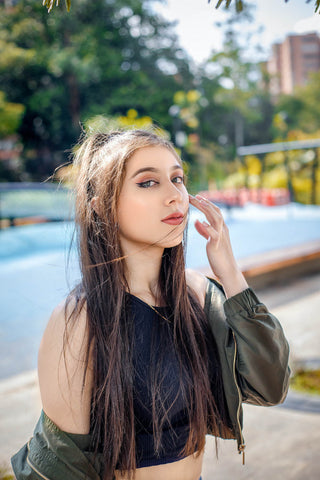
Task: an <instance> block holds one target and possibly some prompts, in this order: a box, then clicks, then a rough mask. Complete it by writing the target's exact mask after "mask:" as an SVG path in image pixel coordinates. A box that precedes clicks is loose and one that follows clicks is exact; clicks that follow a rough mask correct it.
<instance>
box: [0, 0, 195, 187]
mask: <svg viewBox="0 0 320 480" xmlns="http://www.w3.org/2000/svg"><path fill="white" fill-rule="evenodd" d="M151 4H152V0H108V1H104V0H95V1H94V2H92V1H90V0H77V2H74V5H73V8H72V9H71V11H70V13H69V14H68V15H66V14H65V11H63V9H58V10H56V11H55V12H54V14H52V15H48V14H47V12H46V10H45V9H43V8H42V6H41V4H39V1H38V0H21V1H19V2H18V3H17V4H16V5H15V6H14V7H12V8H5V7H3V6H2V7H0V31H1V36H0V78H1V85H2V89H3V91H4V92H5V94H6V95H7V98H8V101H10V102H14V103H22V104H24V105H25V106H26V111H25V115H24V118H23V122H22V125H21V128H20V133H21V136H22V141H23V143H24V145H25V147H26V149H27V151H26V152H25V158H26V168H27V170H28V171H29V172H30V174H31V175H33V177H34V178H43V177H45V176H46V175H48V173H52V170H53V168H54V167H55V166H56V165H58V164H60V163H61V162H63V161H65V160H66V158H65V157H66V153H65V152H66V151H67V150H68V149H69V148H70V146H71V145H72V144H74V143H75V141H76V139H77V138H78V136H79V133H80V122H81V123H83V122H85V120H86V119H87V118H89V117H91V116H94V115H99V114H104V115H107V116H111V117H112V116H119V115H125V114H126V112H127V110H128V109H129V108H134V109H135V110H136V111H137V112H138V114H139V116H144V115H151V116H152V118H153V120H154V121H155V122H157V123H159V124H160V125H161V126H163V127H164V128H166V129H169V130H170V126H171V123H172V118H171V117H170V115H169V114H168V108H169V107H170V105H171V103H172V97H173V94H174V92H175V91H176V90H178V89H179V88H187V89H189V88H191V87H192V82H193V77H192V75H191V73H190V72H189V67H188V62H187V59H186V54H185V53H184V52H183V51H182V50H181V49H180V48H179V45H178V42H177V38H176V35H175V34H174V32H173V25H172V24H171V23H169V22H167V21H166V20H163V19H161V18H159V17H158V16H156V15H154V14H153V13H152V12H151V8H150V6H151Z"/></svg>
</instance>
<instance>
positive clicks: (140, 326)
mask: <svg viewBox="0 0 320 480" xmlns="http://www.w3.org/2000/svg"><path fill="white" fill-rule="evenodd" d="M127 295H128V296H129V299H128V300H129V308H130V310H131V313H132V315H133V319H134V322H133V323H134V336H135V338H134V341H135V347H134V353H133V366H134V371H135V377H134V382H133V385H134V412H135V429H136V452H137V458H136V461H137V468H141V467H149V466H152V465H160V464H163V463H170V462H175V461H177V460H181V458H183V457H182V456H181V451H182V450H183V448H184V446H185V445H186V442H187V439H188V436H189V421H188V416H187V411H186V405H185V400H184V399H183V398H182V396H181V394H180V393H179V377H180V370H179V360H178V358H177V356H176V354H175V349H174V347H173V340H172V334H171V333H170V329H172V322H166V320H164V319H163V318H162V317H161V316H160V315H158V314H157V313H156V312H155V311H154V310H153V309H152V308H151V307H150V306H149V305H148V304H147V303H145V302H144V301H142V300H141V299H140V298H138V297H135V296H134V295H131V294H129V293H128V294H127ZM156 309H157V311H158V312H159V313H160V314H161V315H163V316H164V317H165V318H168V317H169V316H170V311H169V309H168V308H167V307H156ZM160 348H161V352H160ZM151 353H152V355H151ZM160 353H161V355H160ZM159 361H161V362H162V365H161V372H162V375H163V376H162V382H161V385H159V384H158V383H157V385H158V386H159V387H160V388H161V390H160V395H161V400H162V401H163V403H164V407H165V409H168V408H169V407H170V409H169V412H168V419H166V420H165V421H164V423H163V427H162V446H163V448H162V450H161V451H160V452H158V454H156V452H155V445H154V440H153V426H152V397H151V376H152V372H153V368H154V363H152V362H159ZM155 382H156V380H155ZM170 424H171V426H170Z"/></svg>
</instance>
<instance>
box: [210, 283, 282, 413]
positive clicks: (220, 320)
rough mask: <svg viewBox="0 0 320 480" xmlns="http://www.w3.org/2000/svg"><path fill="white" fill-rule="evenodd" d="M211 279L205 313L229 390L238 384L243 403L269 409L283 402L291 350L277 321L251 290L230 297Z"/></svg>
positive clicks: (226, 386)
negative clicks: (234, 384)
mask: <svg viewBox="0 0 320 480" xmlns="http://www.w3.org/2000/svg"><path fill="white" fill-rule="evenodd" d="M208 279H209V284H208V292H207V297H208V298H207V299H206V307H205V310H206V311H207V315H208V318H209V322H210V325H211V329H212V332H213V334H214V336H215V339H216V342H217V346H218V350H219V354H220V359H221V363H222V365H221V366H222V370H223V377H224V382H225V384H226V383H227V382H228V384H227V385H225V389H226V391H227V392H228V391H229V390H230V388H229V382H230V384H232V382H233V380H236V383H237V386H238V387H239V390H240V393H241V396H242V401H243V402H246V403H251V404H255V405H265V406H270V405H276V404H278V403H281V402H283V401H284V399H285V397H286V395H287V391H288V387H289V377H290V368H289V366H288V357H289V346H288V342H287V340H286V338H285V335H284V332H283V329H282V327H281V325H280V323H279V321H278V320H277V318H276V317H275V316H274V315H273V314H272V313H270V312H269V311H268V309H267V307H266V306H265V305H264V304H263V303H262V302H261V301H260V300H259V298H258V297H257V295H256V294H255V292H254V291H253V290H252V289H251V288H247V289H246V290H244V291H242V292H240V293H238V294H237V295H235V296H233V297H230V298H228V299H226V297H225V295H224V292H223V288H222V286H221V285H220V284H219V283H218V282H216V281H215V280H213V279H211V278H209V277H208ZM232 356H233V359H232ZM232 363H233V365H234V367H235V368H233V371H234V376H235V377H236V378H233V379H232V378H230V377H231V365H232ZM229 379H230V380H229ZM230 387H232V385H230Z"/></svg>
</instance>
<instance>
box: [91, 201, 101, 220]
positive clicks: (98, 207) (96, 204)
mask: <svg viewBox="0 0 320 480" xmlns="http://www.w3.org/2000/svg"><path fill="white" fill-rule="evenodd" d="M90 203H91V207H92V208H93V210H94V211H95V212H96V214H97V215H99V216H100V213H101V205H100V198H99V197H93V198H92V199H91V202H90Z"/></svg>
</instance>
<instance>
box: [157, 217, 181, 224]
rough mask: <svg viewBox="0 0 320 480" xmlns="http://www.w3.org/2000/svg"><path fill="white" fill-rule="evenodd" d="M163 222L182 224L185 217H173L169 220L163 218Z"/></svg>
mask: <svg viewBox="0 0 320 480" xmlns="http://www.w3.org/2000/svg"><path fill="white" fill-rule="evenodd" d="M161 221H162V222H163V223H167V224H168V225H180V223H182V222H183V217H171V218H168V219H167V220H161Z"/></svg>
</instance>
